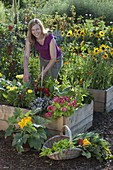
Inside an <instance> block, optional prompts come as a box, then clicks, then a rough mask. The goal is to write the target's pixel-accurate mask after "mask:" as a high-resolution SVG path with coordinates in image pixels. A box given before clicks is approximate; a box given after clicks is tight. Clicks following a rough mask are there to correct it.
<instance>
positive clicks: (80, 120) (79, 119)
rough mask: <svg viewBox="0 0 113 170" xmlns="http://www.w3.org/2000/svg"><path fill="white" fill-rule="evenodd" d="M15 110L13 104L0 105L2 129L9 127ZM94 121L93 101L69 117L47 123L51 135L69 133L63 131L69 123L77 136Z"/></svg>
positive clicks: (0, 125)
mask: <svg viewBox="0 0 113 170" xmlns="http://www.w3.org/2000/svg"><path fill="white" fill-rule="evenodd" d="M22 111H23V113H26V112H27V111H28V109H23V108H22ZM13 112H14V107H13V106H7V105H0V130H6V129H7V127H8V122H7V121H8V117H11V116H12V115H13ZM92 123H93V101H92V102H91V104H85V105H84V106H83V107H81V108H78V109H76V110H75V113H73V114H72V115H71V116H69V117H64V116H62V117H60V118H57V119H56V120H53V121H52V123H49V124H47V125H46V127H47V128H48V131H49V134H50V136H54V135H56V134H60V133H62V132H63V133H64V134H66V135H67V130H66V129H65V130H64V131H63V125H67V126H68V127H69V128H70V129H71V131H72V135H73V136H75V134H76V133H80V132H85V131H86V130H87V129H89V128H90V127H91V126H92Z"/></svg>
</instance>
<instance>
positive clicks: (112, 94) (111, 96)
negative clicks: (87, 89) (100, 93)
mask: <svg viewBox="0 0 113 170" xmlns="http://www.w3.org/2000/svg"><path fill="white" fill-rule="evenodd" d="M111 100H113V86H112V87H111V88H109V89H107V90H106V103H108V102H109V101H111Z"/></svg>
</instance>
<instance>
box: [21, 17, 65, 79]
mask: <svg viewBox="0 0 113 170" xmlns="http://www.w3.org/2000/svg"><path fill="white" fill-rule="evenodd" d="M31 45H33V46H34V47H35V49H36V50H37V51H38V53H39V57H40V74H39V75H37V76H38V80H40V79H41V77H42V76H43V77H45V76H46V77H47V76H51V78H52V79H57V78H58V73H59V71H60V68H61V67H62V53H61V50H60V49H59V47H58V45H57V43H56V41H55V39H54V36H53V35H52V34H51V33H50V32H48V31H47V30H46V29H45V28H44V26H43V24H42V22H41V21H40V20H39V19H32V20H31V21H30V22H29V24H28V33H27V39H26V46H25V54H24V81H25V82H28V81H29V78H30V74H29V71H28V60H29V56H30V47H31Z"/></svg>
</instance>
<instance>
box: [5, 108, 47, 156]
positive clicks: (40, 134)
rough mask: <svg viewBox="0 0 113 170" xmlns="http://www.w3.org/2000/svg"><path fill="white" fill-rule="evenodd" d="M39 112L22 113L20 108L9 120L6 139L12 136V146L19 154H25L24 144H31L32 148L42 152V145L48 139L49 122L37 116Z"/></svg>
mask: <svg viewBox="0 0 113 170" xmlns="http://www.w3.org/2000/svg"><path fill="white" fill-rule="evenodd" d="M38 111H39V110H38V109H37V110H34V111H33V110H32V111H27V112H26V113H25V114H23V113H22V110H21V109H20V108H15V110H14V115H13V116H12V117H10V118H9V119H8V123H9V127H8V128H7V130H6V132H5V138H6V137H9V136H12V137H13V140H12V146H14V147H15V148H16V150H17V151H18V152H19V153H22V152H24V144H29V147H30V148H34V149H36V150H38V151H39V150H40V149H41V147H42V144H43V143H44V141H45V140H46V139H47V136H46V130H45V129H46V127H45V126H44V124H45V123H47V122H48V121H47V120H46V119H44V118H42V117H39V116H36V113H37V112H38Z"/></svg>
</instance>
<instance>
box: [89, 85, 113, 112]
mask: <svg viewBox="0 0 113 170" xmlns="http://www.w3.org/2000/svg"><path fill="white" fill-rule="evenodd" d="M88 91H90V92H91V93H92V95H93V97H94V112H100V113H103V112H107V113H108V112H110V111H111V110H113V86H112V87H110V88H108V89H107V90H97V89H88Z"/></svg>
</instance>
